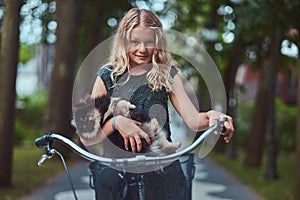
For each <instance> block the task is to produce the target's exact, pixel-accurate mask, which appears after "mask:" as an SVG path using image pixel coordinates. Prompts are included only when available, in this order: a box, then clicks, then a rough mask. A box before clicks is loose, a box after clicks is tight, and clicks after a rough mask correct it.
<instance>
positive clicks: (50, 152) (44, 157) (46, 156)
mask: <svg viewBox="0 0 300 200" xmlns="http://www.w3.org/2000/svg"><path fill="white" fill-rule="evenodd" d="M54 154H55V150H54V149H47V152H46V154H43V155H42V156H41V158H40V159H39V161H38V166H40V167H41V166H42V165H43V163H44V162H45V161H46V160H47V159H50V158H52V157H53V155H54Z"/></svg>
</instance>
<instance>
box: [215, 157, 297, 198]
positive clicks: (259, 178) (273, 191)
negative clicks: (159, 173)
mask: <svg viewBox="0 0 300 200" xmlns="http://www.w3.org/2000/svg"><path fill="white" fill-rule="evenodd" d="M210 157H211V158H212V159H213V160H214V161H216V162H217V163H218V164H220V165H221V166H223V167H224V168H225V169H226V170H227V171H228V172H229V173H231V174H232V175H234V176H235V177H236V178H237V179H239V180H240V181H241V182H243V183H244V184H245V185H247V186H249V187H250V188H252V189H253V190H254V191H255V192H256V193H257V194H258V195H260V196H261V197H263V199H264V200H282V199H284V200H293V199H294V192H295V191H294V188H295V181H296V178H295V170H296V169H295V158H294V156H293V155H283V154H281V155H280V156H279V159H278V163H277V164H278V167H277V169H278V173H279V178H278V179H276V180H266V179H264V178H263V176H264V173H265V171H266V164H265V162H264V164H263V166H262V167H261V168H259V169H249V168H245V167H244V166H243V155H242V154H241V153H240V154H239V158H238V159H236V160H230V159H229V158H227V157H226V156H224V154H217V153H212V154H211V156H210Z"/></svg>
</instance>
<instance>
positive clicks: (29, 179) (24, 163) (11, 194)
mask: <svg viewBox="0 0 300 200" xmlns="http://www.w3.org/2000/svg"><path fill="white" fill-rule="evenodd" d="M43 153H44V150H41V149H38V148H36V147H34V146H33V145H32V146H23V147H16V148H15V150H14V163H13V165H14V167H13V186H12V187H10V188H1V189H0V199H1V200H15V199H18V198H19V197H21V196H23V195H25V194H28V193H30V192H32V191H33V190H35V189H37V188H38V187H39V186H41V185H43V184H44V183H45V182H46V181H47V180H48V179H49V178H50V177H52V176H53V175H56V174H58V173H60V172H63V170H64V168H63V165H62V163H61V162H60V160H59V159H58V158H57V159H56V158H55V157H56V156H54V157H53V159H51V160H47V161H45V163H44V165H43V166H42V167H39V166H38V165H37V162H38V160H39V159H40V157H41V155H42V154H43ZM73 163H74V159H70V160H68V161H67V165H68V166H71V165H70V164H73Z"/></svg>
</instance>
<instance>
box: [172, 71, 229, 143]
mask: <svg viewBox="0 0 300 200" xmlns="http://www.w3.org/2000/svg"><path fill="white" fill-rule="evenodd" d="M170 100H171V102H172V105H173V106H174V108H175V110H176V111H177V112H178V114H179V115H180V116H181V117H182V119H183V120H184V122H185V123H186V124H187V126H188V127H189V128H190V129H191V130H193V131H200V130H204V129H207V128H208V127H209V126H212V125H213V124H215V123H216V122H217V120H218V117H219V116H221V115H225V114H224V113H221V112H218V111H215V110H210V111H208V112H198V110H197V109H196V108H195V106H194V105H193V103H192V101H191V100H190V98H189V96H188V95H187V93H186V91H185V88H184V86H183V82H182V79H181V76H180V75H179V74H178V73H177V74H176V75H175V77H174V87H173V90H172V92H171V94H170ZM228 118H229V120H228V122H226V123H225V124H224V125H225V128H226V132H225V135H226V136H225V137H224V140H225V141H226V142H229V141H230V139H231V137H232V134H233V131H234V127H233V123H232V118H231V117H229V116H228Z"/></svg>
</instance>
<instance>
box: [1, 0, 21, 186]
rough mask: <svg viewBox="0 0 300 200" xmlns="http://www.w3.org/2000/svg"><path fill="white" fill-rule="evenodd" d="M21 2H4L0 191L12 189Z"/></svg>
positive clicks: (11, 0)
mask: <svg viewBox="0 0 300 200" xmlns="http://www.w3.org/2000/svg"><path fill="white" fill-rule="evenodd" d="M21 5H22V1H19V0H5V1H4V16H3V25H2V37H1V41H2V42H1V53H0V54H1V55H0V76H1V77H0V119H1V120H0V138H1V140H0V163H1V170H0V187H6V186H11V185H12V157H13V155H12V151H13V135H14V120H15V99H16V90H15V86H16V75H17V64H18V51H19V22H20V14H19V13H20V8H21Z"/></svg>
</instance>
